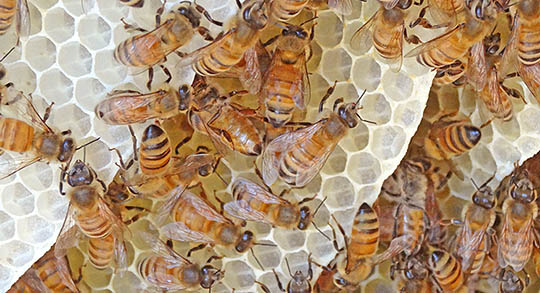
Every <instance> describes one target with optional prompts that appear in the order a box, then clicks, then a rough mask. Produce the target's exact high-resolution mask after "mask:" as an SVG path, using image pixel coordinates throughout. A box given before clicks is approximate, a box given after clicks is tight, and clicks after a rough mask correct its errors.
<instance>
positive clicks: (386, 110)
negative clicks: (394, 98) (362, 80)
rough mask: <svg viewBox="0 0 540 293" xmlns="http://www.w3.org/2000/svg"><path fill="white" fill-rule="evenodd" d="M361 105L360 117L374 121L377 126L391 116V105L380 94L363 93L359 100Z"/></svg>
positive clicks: (384, 122) (388, 119)
mask: <svg viewBox="0 0 540 293" xmlns="http://www.w3.org/2000/svg"><path fill="white" fill-rule="evenodd" d="M360 105H361V106H362V107H363V108H362V109H361V110H360V111H359V114H360V116H361V117H362V119H365V120H367V121H371V122H374V123H376V124H377V125H378V126H379V125H382V124H386V123H387V122H388V121H390V118H391V116H392V107H391V106H390V103H388V101H387V100H386V98H385V97H384V95H382V94H369V95H364V97H362V100H361V101H360Z"/></svg>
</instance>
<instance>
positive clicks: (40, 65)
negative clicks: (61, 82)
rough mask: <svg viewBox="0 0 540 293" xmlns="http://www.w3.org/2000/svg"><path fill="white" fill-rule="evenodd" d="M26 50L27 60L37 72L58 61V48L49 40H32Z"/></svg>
mask: <svg viewBox="0 0 540 293" xmlns="http://www.w3.org/2000/svg"><path fill="white" fill-rule="evenodd" d="M25 48H26V52H25V58H26V60H28V63H30V66H32V67H33V68H34V69H35V70H38V71H43V70H45V69H47V68H49V67H51V66H52V65H53V64H54V62H55V61H56V46H55V45H54V43H53V42H51V41H50V40H49V39H48V38H45V37H35V38H32V39H30V40H28V42H27V45H26V47H25Z"/></svg>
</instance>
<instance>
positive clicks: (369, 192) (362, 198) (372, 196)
mask: <svg viewBox="0 0 540 293" xmlns="http://www.w3.org/2000/svg"><path fill="white" fill-rule="evenodd" d="M378 196H379V188H378V187H377V188H376V187H374V186H372V185H370V186H364V187H362V188H360V190H359V191H358V195H357V197H356V198H358V202H360V203H363V202H367V203H373V202H374V201H375V200H376V199H377V197H378Z"/></svg>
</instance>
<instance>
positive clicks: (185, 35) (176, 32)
mask: <svg viewBox="0 0 540 293" xmlns="http://www.w3.org/2000/svg"><path fill="white" fill-rule="evenodd" d="M164 5H165V2H164V3H163V5H162V6H161V7H160V8H159V9H158V12H157V16H156V28H155V29H154V30H152V31H150V32H148V31H146V30H144V29H142V28H136V27H134V26H132V25H129V24H127V23H125V22H124V24H125V28H126V29H132V30H137V31H140V32H143V33H142V34H139V35H136V36H133V37H130V38H128V39H126V40H125V41H123V42H121V43H120V44H118V45H117V46H116V48H115V50H114V59H115V60H116V61H118V62H119V63H120V64H123V65H126V66H130V67H132V68H144V69H148V77H149V80H148V83H147V84H146V86H147V88H148V89H149V90H150V89H151V85H152V79H153V76H154V71H153V69H152V67H153V66H154V65H157V64H160V63H162V62H164V61H165V60H166V59H167V55H169V54H170V53H172V52H174V51H176V50H177V49H178V48H180V47H182V46H184V45H185V44H187V43H188V42H189V41H191V39H192V38H193V35H194V33H195V32H198V33H199V34H200V35H201V36H203V37H204V38H205V39H206V40H213V38H212V37H211V36H210V35H209V33H208V30H207V29H206V28H204V27H202V26H200V18H201V17H200V15H199V13H198V12H197V11H196V10H195V9H194V8H193V7H192V6H191V3H190V2H184V3H182V4H181V5H180V6H179V7H178V8H177V9H176V10H174V11H172V12H170V13H169V14H168V15H167V17H166V20H165V22H163V23H161V15H162V14H163V10H164ZM160 67H161V68H162V69H163V72H164V73H165V74H166V75H167V76H168V78H167V82H169V81H170V80H171V78H172V76H171V74H170V72H169V70H168V69H167V68H165V67H164V66H163V65H160Z"/></svg>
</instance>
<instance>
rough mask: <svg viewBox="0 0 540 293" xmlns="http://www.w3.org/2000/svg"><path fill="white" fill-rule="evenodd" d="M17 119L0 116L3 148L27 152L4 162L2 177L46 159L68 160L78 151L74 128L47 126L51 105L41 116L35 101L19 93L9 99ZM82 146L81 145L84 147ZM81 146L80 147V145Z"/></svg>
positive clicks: (0, 146) (0, 176)
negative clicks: (58, 129) (59, 129)
mask: <svg viewBox="0 0 540 293" xmlns="http://www.w3.org/2000/svg"><path fill="white" fill-rule="evenodd" d="M6 105H7V106H12V107H13V108H11V110H13V111H14V114H15V115H16V116H17V118H8V117H4V116H2V117H0V149H1V151H2V152H3V151H6V150H7V151H12V152H17V153H21V154H24V156H21V157H20V158H17V159H16V161H17V162H14V163H13V164H11V163H10V164H5V165H4V166H3V169H2V171H1V172H0V173H1V175H0V178H2V179H3V178H7V177H9V176H11V175H13V174H15V173H16V172H18V171H20V170H22V169H24V168H26V167H28V166H30V165H32V164H33V163H35V162H39V161H44V162H47V163H50V162H60V163H66V162H69V161H70V160H71V158H72V157H73V154H74V152H75V150H76V149H77V148H76V147H75V141H74V140H73V138H71V137H70V134H71V131H70V130H65V131H62V132H60V133H57V132H56V131H55V130H53V129H52V128H51V127H49V126H48V125H47V123H46V122H47V119H48V118H49V115H50V111H51V107H52V104H51V105H50V106H49V107H48V108H47V109H46V110H45V115H44V116H43V117H41V116H40V115H39V114H38V113H37V111H36V109H35V108H34V106H33V105H32V101H31V100H30V99H28V98H26V97H24V96H23V95H22V93H18V95H17V97H15V98H14V99H13V100H12V101H8V102H6ZM81 147H82V146H81ZM79 148H80V147H79Z"/></svg>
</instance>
